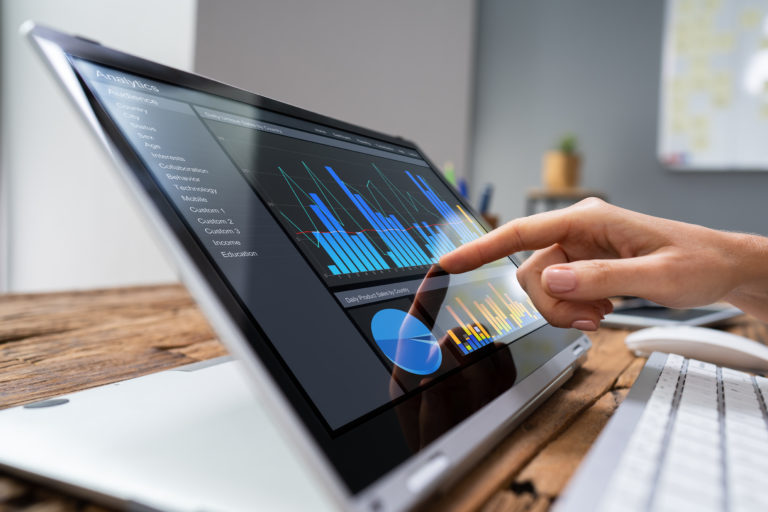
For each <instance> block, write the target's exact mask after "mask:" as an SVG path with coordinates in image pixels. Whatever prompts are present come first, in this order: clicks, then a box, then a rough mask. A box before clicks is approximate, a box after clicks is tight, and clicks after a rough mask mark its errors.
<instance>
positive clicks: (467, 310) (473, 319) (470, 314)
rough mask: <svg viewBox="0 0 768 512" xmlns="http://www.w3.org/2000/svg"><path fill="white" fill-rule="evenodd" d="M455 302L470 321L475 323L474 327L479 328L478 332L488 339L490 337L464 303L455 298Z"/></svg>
mask: <svg viewBox="0 0 768 512" xmlns="http://www.w3.org/2000/svg"><path fill="white" fill-rule="evenodd" d="M456 302H458V303H459V306H461V307H462V309H463V310H464V311H465V312H466V313H467V314H468V315H469V318H471V319H472V321H473V322H475V325H477V326H478V327H480V330H481V331H483V334H485V335H486V336H487V337H489V338H490V337H491V335H490V334H488V331H486V330H485V328H484V327H483V326H482V324H481V323H480V322H478V321H477V318H475V315H473V314H472V312H471V311H470V310H469V309H467V306H465V305H464V303H463V302H462V301H461V299H460V298H458V297H456Z"/></svg>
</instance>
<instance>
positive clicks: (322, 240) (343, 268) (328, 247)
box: [312, 231, 349, 274]
mask: <svg viewBox="0 0 768 512" xmlns="http://www.w3.org/2000/svg"><path fill="white" fill-rule="evenodd" d="M312 234H313V235H315V238H316V239H317V242H318V243H319V244H320V245H321V246H322V248H323V249H324V250H325V252H327V253H328V256H330V257H331V259H332V260H333V262H334V263H335V264H336V268H337V269H338V270H340V271H341V272H343V273H345V274H348V273H349V271H348V270H347V267H346V266H345V265H344V263H342V260H341V258H339V256H338V255H337V254H336V251H335V250H334V248H333V246H332V245H331V244H330V243H328V241H327V240H326V239H325V238H324V237H323V236H322V235H321V234H320V232H319V231H313V232H312ZM331 272H333V270H331Z"/></svg>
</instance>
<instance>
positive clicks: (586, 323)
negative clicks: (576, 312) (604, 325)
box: [571, 320, 597, 331]
mask: <svg viewBox="0 0 768 512" xmlns="http://www.w3.org/2000/svg"><path fill="white" fill-rule="evenodd" d="M571 327H573V328H574V329H578V330H580V331H596V330H597V325H595V322H593V321H592V320H576V321H575V322H573V323H572V324H571Z"/></svg>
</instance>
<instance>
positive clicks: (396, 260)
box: [278, 161, 484, 276]
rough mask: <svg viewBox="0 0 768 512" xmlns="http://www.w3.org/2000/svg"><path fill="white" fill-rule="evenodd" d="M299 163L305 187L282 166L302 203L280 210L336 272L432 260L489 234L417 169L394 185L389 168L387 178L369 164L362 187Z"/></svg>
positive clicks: (402, 266) (400, 266)
mask: <svg viewBox="0 0 768 512" xmlns="http://www.w3.org/2000/svg"><path fill="white" fill-rule="evenodd" d="M300 163H301V168H302V169H303V170H304V173H305V175H306V176H305V177H304V182H305V185H304V186H302V185H300V184H299V183H298V178H297V176H296V175H295V174H290V173H288V172H286V170H285V169H284V168H283V167H282V166H278V171H279V173H280V176H281V177H282V178H283V181H284V184H285V186H286V187H287V188H288V190H290V193H291V196H290V197H292V198H293V199H295V203H293V206H298V207H299V209H298V210H297V209H296V208H292V210H293V214H292V215H291V214H289V213H286V211H284V209H283V208H280V209H279V211H278V213H279V215H280V217H281V218H282V219H283V220H284V221H285V222H287V223H288V224H290V225H291V226H293V227H294V228H295V232H294V234H295V236H297V237H300V238H301V237H303V239H304V240H303V241H304V242H305V243H310V244H311V245H313V246H314V247H315V248H316V250H317V251H319V252H320V253H321V254H324V255H325V257H326V260H327V262H326V264H325V268H326V269H327V271H328V272H330V274H331V275H334V276H339V275H346V274H355V273H360V272H373V271H385V270H390V269H408V268H416V267H423V266H428V265H432V264H434V263H437V261H438V259H439V258H440V256H442V255H443V254H445V253H447V252H450V251H452V250H453V249H455V248H456V247H457V246H458V245H460V244H462V243H466V242H469V241H471V240H474V239H476V238H478V237H480V236H481V235H482V234H483V233H484V231H483V229H482V227H481V226H480V225H479V224H478V223H477V222H476V221H475V220H474V219H473V218H472V217H471V216H469V215H468V214H467V213H466V212H465V211H464V209H463V208H461V206H460V205H459V204H455V205H454V206H453V207H452V206H451V204H450V203H449V202H447V201H446V200H444V199H442V198H441V197H440V195H438V193H437V192H436V191H435V190H434V187H433V186H430V184H429V183H428V182H427V180H425V179H424V177H423V176H421V175H420V174H418V173H412V172H411V171H409V170H407V169H404V170H402V171H401V173H402V175H401V177H404V178H406V179H405V180H402V179H401V180H400V186H397V185H396V184H395V183H394V182H393V180H392V179H391V177H390V176H391V173H388V174H390V176H387V174H385V173H383V172H382V171H381V170H380V169H379V167H377V166H376V164H375V163H371V164H370V166H371V169H370V173H368V174H369V177H368V178H367V179H365V182H364V184H363V186H354V185H352V184H350V183H348V182H346V181H344V180H343V179H342V178H341V177H340V175H339V173H338V172H337V170H336V169H335V168H334V167H332V166H330V165H324V166H323V167H324V171H325V173H324V174H325V175H324V176H322V177H321V176H319V175H318V174H317V173H315V172H314V170H313V169H312V168H310V166H309V165H308V164H307V163H306V162H304V161H301V162H300ZM323 178H325V179H323ZM374 179H375V180H374ZM306 183H309V184H311V185H312V188H313V189H314V190H309V189H308V187H307V186H306ZM403 186H410V187H409V188H410V189H405V190H404V189H403ZM443 195H447V194H443ZM289 204H290V203H289ZM299 212H300V214H299V215H297V213H299ZM302 226H303V227H302ZM315 256H316V257H317V256H318V255H315Z"/></svg>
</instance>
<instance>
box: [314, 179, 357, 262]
mask: <svg viewBox="0 0 768 512" xmlns="http://www.w3.org/2000/svg"><path fill="white" fill-rule="evenodd" d="M309 197H311V198H312V199H314V201H315V202H316V203H317V204H311V205H309V207H310V208H312V211H313V212H315V214H316V215H317V216H318V217H320V220H321V221H323V224H325V225H326V227H328V230H329V231H330V232H331V235H332V236H333V238H335V239H336V242H338V244H339V245H340V246H341V248H342V249H343V252H344V253H346V255H347V258H349V259H350V260H351V261H352V264H351V265H348V266H349V267H351V268H352V270H353V272H364V271H365V266H364V265H363V264H362V262H361V261H360V260H359V259H358V257H357V256H356V254H355V251H354V250H353V249H352V247H350V246H349V244H348V243H347V241H346V240H345V239H344V237H342V236H341V234H342V233H344V235H346V233H345V232H344V231H343V230H342V227H341V225H340V224H339V223H338V222H335V220H336V219H334V218H333V216H332V215H331V213H330V212H329V211H328V209H327V208H325V205H324V204H323V202H322V201H321V200H320V198H319V197H318V196H317V194H309Z"/></svg>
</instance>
